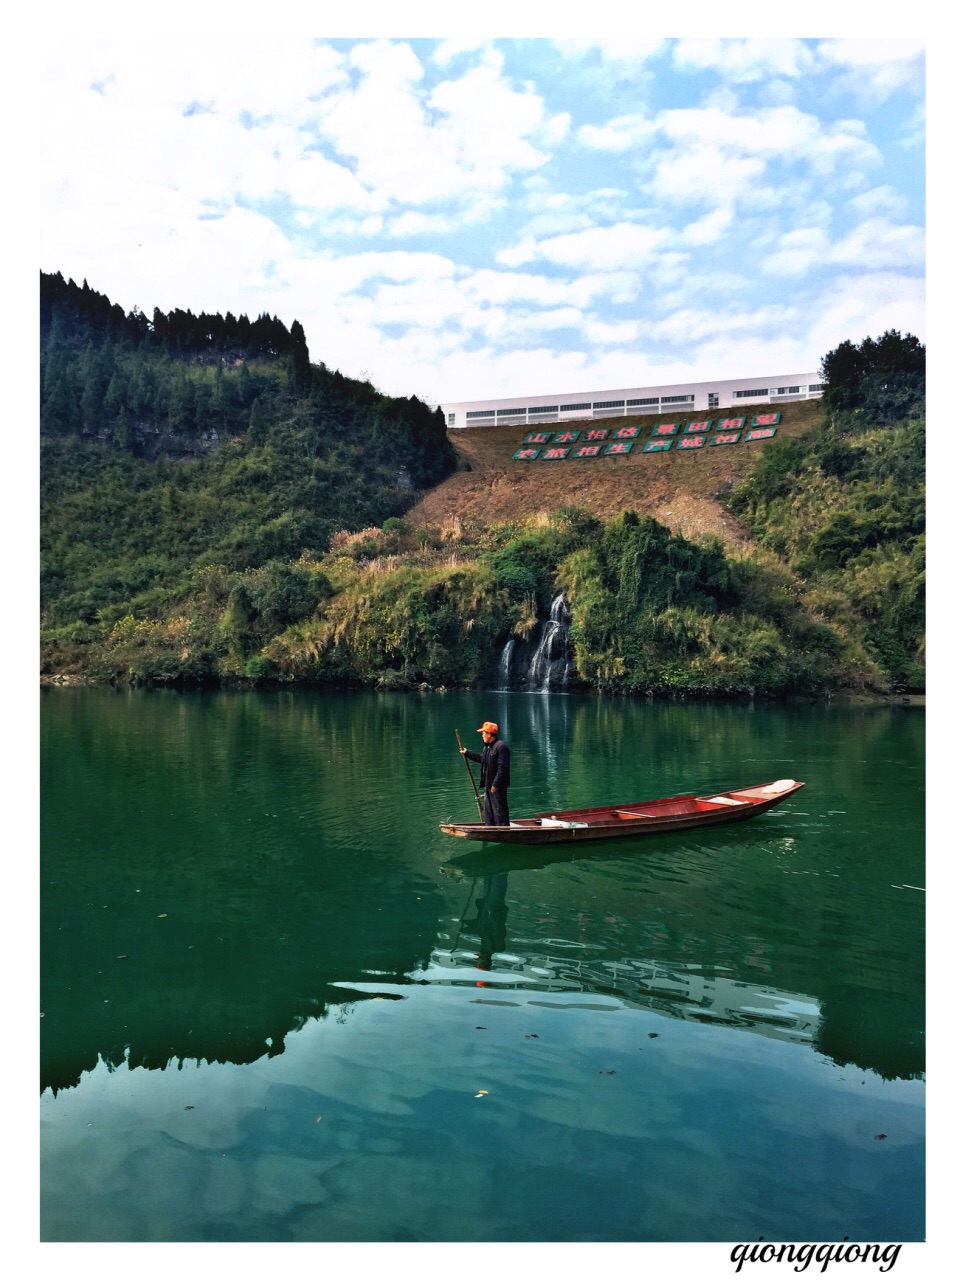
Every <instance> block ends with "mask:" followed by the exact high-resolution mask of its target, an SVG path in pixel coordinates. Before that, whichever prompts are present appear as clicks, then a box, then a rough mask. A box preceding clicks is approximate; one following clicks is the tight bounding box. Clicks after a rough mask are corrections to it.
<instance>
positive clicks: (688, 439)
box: [677, 436, 707, 449]
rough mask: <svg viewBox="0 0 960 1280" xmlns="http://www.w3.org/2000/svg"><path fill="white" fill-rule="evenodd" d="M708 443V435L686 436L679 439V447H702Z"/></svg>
mask: <svg viewBox="0 0 960 1280" xmlns="http://www.w3.org/2000/svg"><path fill="white" fill-rule="evenodd" d="M706 443H707V437H706V436H684V437H683V439H682V440H678V441H677V448H678V449H702V448H703V446H704V445H705V444H706Z"/></svg>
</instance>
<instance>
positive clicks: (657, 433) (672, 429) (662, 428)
mask: <svg viewBox="0 0 960 1280" xmlns="http://www.w3.org/2000/svg"><path fill="white" fill-rule="evenodd" d="M679 430H680V423H679V422H661V423H658V425H657V426H655V427H654V428H653V430H652V431H651V432H650V435H651V437H656V438H658V439H659V438H660V437H661V436H675V435H676V434H677V432H678V431H679Z"/></svg>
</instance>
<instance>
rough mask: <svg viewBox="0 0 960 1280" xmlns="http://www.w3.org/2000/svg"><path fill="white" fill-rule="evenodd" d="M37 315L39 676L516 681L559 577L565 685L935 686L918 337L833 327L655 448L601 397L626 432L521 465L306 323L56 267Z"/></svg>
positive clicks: (723, 689)
mask: <svg viewBox="0 0 960 1280" xmlns="http://www.w3.org/2000/svg"><path fill="white" fill-rule="evenodd" d="M40 336H41V387H42V402H41V441H40V449H41V608H42V617H41V637H40V638H41V674H42V676H44V677H46V678H47V679H53V680H61V679H80V680H101V681H111V682H115V683H125V682H134V683H151V684H158V683H159V684H171V685H178V686H197V685H206V684H224V683H226V684H237V685H243V684H253V683H263V682H273V683H278V682H282V683H310V684H317V685H344V684H347V685H349V684H354V685H361V686H374V687H378V688H384V689H389V688H411V687H417V686H423V685H428V686H432V687H436V686H441V685H443V686H449V685H473V686H477V685H486V684H489V683H490V682H491V681H498V680H502V679H504V678H510V679H514V678H516V679H517V680H518V681H519V684H518V685H515V686H514V687H526V686H527V684H528V683H529V681H530V680H534V679H539V675H536V676H534V674H532V673H533V670H534V666H535V664H534V663H533V659H534V656H535V654H536V652H537V650H538V648H539V647H540V646H539V639H540V638H541V637H544V636H547V635H548V634H551V635H552V634H554V631H552V630H551V629H550V628H548V627H546V625H545V622H546V619H547V617H548V615H549V614H550V611H551V608H552V607H553V606H554V605H556V606H557V607H558V608H559V607H560V605H559V603H558V602H559V601H560V600H561V597H562V610H563V618H564V624H565V625H564V627H563V635H564V639H563V644H562V649H563V652H562V653H558V654H557V655H556V659H557V661H558V662H559V664H560V668H561V669H563V670H564V671H566V672H567V673H568V674H569V678H570V679H571V680H572V681H573V682H574V683H575V684H577V685H578V686H579V687H588V688H595V689H602V690H610V691H613V692H622V693H639V692H642V693H680V694H683V695H685V696H686V695H692V694H696V695H698V696H713V697H730V696H740V695H753V694H765V695H767V696H771V697H781V696H785V695H790V694H804V695H811V694H818V693H824V692H829V691H831V690H836V689H841V688H843V689H849V688H856V689H862V690H869V691H874V692H890V691H899V692H902V691H907V690H909V691H917V690H920V689H922V688H923V681H924V584H925V565H924V549H925V548H924V453H925V448H924V446H925V423H924V410H923V379H924V373H923V365H924V358H925V356H924V351H923V348H922V346H921V345H920V344H919V343H917V341H916V339H915V338H912V337H911V335H906V336H905V337H901V335H900V334H898V333H897V332H896V331H889V332H888V333H886V334H884V335H883V336H882V338H880V339H879V340H877V341H874V340H872V339H865V340H864V341H863V342H862V343H860V344H858V345H854V344H852V343H843V344H841V346H840V347H838V348H837V350H836V351H834V352H831V353H828V355H827V356H825V357H824V362H823V367H824V369H827V370H829V371H830V377H829V378H828V379H827V380H826V390H825V394H824V397H823V400H822V401H820V402H817V401H813V402H806V403H793V404H787V405H784V406H782V408H781V409H780V415H781V416H780V421H779V423H778V425H777V427H776V434H775V436H774V437H770V438H767V439H764V440H760V441H756V442H753V443H748V442H746V440H740V441H738V442H730V443H723V444H720V445H711V444H707V443H706V442H704V444H703V447H694V448H691V447H689V446H690V445H691V444H693V443H694V442H693V438H692V436H691V437H690V438H689V440H688V445H687V447H686V448H682V445H683V440H684V438H685V437H682V436H679V435H678V436H676V437H674V438H673V441H672V447H671V448H670V450H669V451H668V452H665V453H644V452H643V442H645V441H647V440H649V438H650V433H651V431H652V430H653V429H654V427H655V424H656V423H658V422H663V421H666V419H664V418H646V417H640V418H636V419H623V418H620V419H612V420H611V419H608V420H605V421H604V422H603V424H602V425H603V426H605V427H609V428H611V429H612V430H616V429H619V428H621V427H624V426H627V425H628V424H629V423H630V422H631V421H632V422H635V423H636V424H637V426H638V428H639V429H640V432H641V435H640V437H639V443H637V442H636V441H635V442H634V444H633V445H632V446H631V447H632V452H627V453H623V454H618V455H611V456H602V457H598V458H591V459H587V458H583V459H580V458H576V457H575V456H573V455H571V456H568V457H565V458H563V459H561V460H545V459H543V458H542V457H541V458H537V459H536V460H535V461H520V460H514V457H513V455H514V453H515V452H516V451H517V450H518V448H519V446H520V445H521V443H522V441H523V437H524V435H525V434H526V433H525V432H524V431H523V430H522V429H518V428H517V427H501V428H483V429H478V430H469V431H468V430H463V431H452V432H448V431H447V429H446V426H445V423H444V420H443V415H442V413H441V412H440V411H439V410H436V409H431V408H430V406H428V405H427V404H425V403H424V402H422V401H420V400H419V399H418V398H417V397H416V396H410V397H408V398H395V397H390V396H386V395H384V394H383V393H381V392H379V391H378V390H377V389H376V387H374V386H373V385H372V384H371V383H370V382H365V381H364V382H361V381H357V380H354V379H350V378H346V377H344V376H343V375H341V374H340V373H339V372H338V371H336V370H331V369H329V368H327V366H326V365H324V364H323V363H322V362H321V363H319V364H318V363H314V362H313V361H311V359H310V357H309V353H308V351H307V346H306V339H305V335H304V333H303V330H302V328H301V326H300V325H299V324H298V323H297V322H296V321H294V322H293V323H292V325H291V327H290V328H289V330H288V329H287V327H286V326H285V325H284V324H283V323H282V322H281V321H279V320H278V319H277V318H276V317H270V316H266V315H264V316H261V317H259V318H258V319H257V320H255V321H252V322H251V321H249V320H248V319H247V318H246V317H244V316H240V317H233V316H231V315H230V314H229V313H228V314H227V315H226V316H224V317H221V316H219V315H209V314H202V315H200V316H194V315H192V314H191V313H190V312H189V311H179V310H177V311H173V312H171V313H170V314H169V315H164V314H163V313H161V312H159V311H154V313H153V318H152V320H149V321H148V320H147V318H146V317H145V316H144V315H142V314H141V313H139V312H135V313H132V314H131V315H129V316H124V315H123V312H122V311H121V310H120V308H119V307H116V306H114V305H113V304H111V303H110V301H109V299H108V298H106V297H104V296H103V295H101V294H98V293H96V292H95V291H94V290H92V289H90V288H89V286H88V285H87V283H86V282H84V284H83V286H82V287H80V286H77V285H76V284H74V282H73V281H64V280H63V278H62V276H59V275H57V276H47V277H42V279H41V335H40ZM753 412H756V406H754V407H753V408H752V409H751V410H750V413H751V414H752V413H753ZM573 425H575V426H578V427H581V426H583V425H585V424H573ZM592 425H594V426H600V425H601V424H598V423H597V424H592ZM554 429H556V428H554ZM711 438H716V432H714V433H713V435H712V437H711ZM678 445H679V446H681V448H678ZM577 447H580V446H577ZM514 652H515V653H516V655H517V661H516V664H515V666H516V673H515V674H514V675H512V674H510V672H508V673H507V676H504V675H503V673H502V672H501V670H500V667H499V664H500V662H501V659H502V656H503V655H504V654H508V653H510V654H512V653H514ZM537 671H539V668H537ZM497 687H501V686H500V685H499V684H498V685H497ZM536 687H541V686H539V685H537V686H536Z"/></svg>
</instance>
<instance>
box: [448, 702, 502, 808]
mask: <svg viewBox="0 0 960 1280" xmlns="http://www.w3.org/2000/svg"><path fill="white" fill-rule="evenodd" d="M499 732H500V728H499V726H498V725H495V724H494V723H493V722H492V721H490V720H484V722H483V724H482V725H481V726H480V728H479V729H478V730H477V733H480V734H482V735H483V751H468V750H467V748H466V747H461V748H460V751H461V754H462V755H465V756H466V757H467V759H468V760H476V761H477V762H478V763H479V765H480V785H481V787H483V788H484V793H483V821H484V822H485V824H486V825H487V826H488V827H509V825H510V809H509V806H508V804H507V788H508V787H509V786H510V748H509V747H508V746H507V744H506V743H505V742H504V741H503V739H502V738H500V737H498V736H497V735H498V734H499Z"/></svg>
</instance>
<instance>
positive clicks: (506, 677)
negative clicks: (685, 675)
mask: <svg viewBox="0 0 960 1280" xmlns="http://www.w3.org/2000/svg"><path fill="white" fill-rule="evenodd" d="M515 644H516V640H514V638H513V636H511V637H510V639H509V640H508V641H507V643H506V644H505V645H504V646H503V653H502V654H501V655H500V688H501V689H509V688H510V659H511V658H512V657H513V649H514V646H515Z"/></svg>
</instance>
